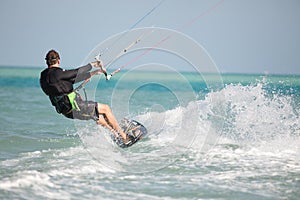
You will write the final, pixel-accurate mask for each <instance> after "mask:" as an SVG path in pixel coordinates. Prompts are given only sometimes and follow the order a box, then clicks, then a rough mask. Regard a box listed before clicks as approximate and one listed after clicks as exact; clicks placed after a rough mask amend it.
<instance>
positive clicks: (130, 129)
mask: <svg viewBox="0 0 300 200" xmlns="http://www.w3.org/2000/svg"><path fill="white" fill-rule="evenodd" d="M120 127H121V128H122V130H123V131H124V132H125V133H126V134H127V136H128V137H129V141H128V142H127V143H124V142H123V140H122V137H120V136H119V137H116V136H115V135H112V139H113V141H114V142H115V143H116V144H117V145H118V146H119V147H122V148H126V147H130V146H132V145H133V144H135V143H136V142H137V141H139V140H141V139H142V138H144V137H145V136H146V135H147V133H148V131H147V129H146V128H145V126H144V125H143V124H141V123H140V122H138V121H135V120H129V119H126V118H124V119H122V121H121V123H120Z"/></svg>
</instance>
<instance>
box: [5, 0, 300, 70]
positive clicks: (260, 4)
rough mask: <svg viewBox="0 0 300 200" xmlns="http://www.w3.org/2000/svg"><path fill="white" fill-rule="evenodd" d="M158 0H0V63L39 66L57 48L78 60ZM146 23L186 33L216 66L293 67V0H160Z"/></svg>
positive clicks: (299, 34)
mask: <svg viewBox="0 0 300 200" xmlns="http://www.w3.org/2000/svg"><path fill="white" fill-rule="evenodd" d="M160 1H161V0H51V1H50V0H26V1H24V0H1V1H0V24H1V31H0V65H1V66H37V67H44V66H45V62H44V58H45V54H46V53H47V51H48V50H50V49H56V50H58V52H59V53H60V55H61V58H62V64H63V65H64V66H72V67H73V66H74V67H77V66H78V65H80V64H81V63H82V61H83V60H84V59H85V57H86V56H87V54H88V53H89V52H90V51H91V50H92V49H93V48H94V47H95V46H96V45H97V44H99V43H101V42H102V41H104V40H106V39H107V38H109V37H111V36H112V35H115V34H117V33H120V32H122V31H126V30H128V29H129V28H130V27H131V26H132V25H133V24H135V23H136V22H137V21H138V20H139V19H140V18H141V17H143V16H145V15H146V14H147V13H148V12H149V10H151V9H152V8H153V7H154V6H156V5H157V4H158V3H159V2H160ZM216 4H217V6H215V5H216ZM196 16H199V17H198V18H197V20H195V21H193V22H192V23H191V24H190V25H189V26H187V27H185V28H181V29H180V30H179V27H182V26H183V25H184V24H186V23H187V22H190V21H191V20H192V19H194V18H195V17H196ZM150 26H154V27H162V28H168V29H173V30H176V31H180V32H182V33H183V34H186V35H187V36H189V37H191V38H192V39H193V40H195V41H196V42H197V43H199V44H200V45H201V46H202V47H203V48H204V49H205V50H206V52H207V53H208V54H209V55H210V57H211V58H212V59H213V61H214V62H215V64H216V65H217V67H218V69H219V70H220V71H221V72H223V73H260V74H261V73H262V74H263V73H269V74H300V1H299V0H251V1H249V0H223V1H222V0H221V1H220V0H164V1H163V2H162V4H161V5H160V6H159V7H157V8H156V9H155V10H154V11H153V12H152V13H151V14H149V15H148V16H146V17H145V18H144V19H143V20H142V21H141V22H140V23H139V24H138V25H137V26H136V28H141V27H150Z"/></svg>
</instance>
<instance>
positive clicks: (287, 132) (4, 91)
mask: <svg viewBox="0 0 300 200" xmlns="http://www.w3.org/2000/svg"><path fill="white" fill-rule="evenodd" d="M41 71H42V69H41V68H17V67H1V68H0V107H1V109H0V110H1V115H0V127H1V128H0V199H299V198H300V157H299V155H300V120H299V114H300V113H299V112H300V77H299V76H293V75H246V74H223V75H222V80H223V82H222V87H219V86H218V87H214V86H213V85H212V84H210V87H208V84H207V82H206V81H207V79H211V80H213V79H214V77H215V75H208V76H206V79H205V80H206V81H204V79H203V78H201V76H199V75H198V74H196V73H190V72H189V73H187V72H177V73H176V74H169V73H167V74H166V73H165V72H141V71H125V72H122V73H119V74H117V75H115V76H114V77H113V78H112V80H110V81H109V82H107V81H105V80H104V79H103V78H100V80H99V79H93V80H92V81H91V82H90V83H89V84H87V85H86V94H87V97H88V98H89V99H92V100H97V101H100V102H102V103H106V104H109V105H110V106H111V108H112V111H113V112H114V113H115V115H116V117H117V119H118V120H121V119H122V118H123V117H127V118H131V119H136V120H138V121H140V122H142V123H143V124H144V125H145V126H146V127H147V129H148V131H149V134H148V137H146V138H144V139H143V140H141V141H140V142H138V143H137V144H136V145H134V146H132V147H130V148H128V149H121V148H119V147H117V146H116V145H115V144H113V142H112V141H111V139H110V137H109V132H108V131H107V130H105V129H103V128H101V127H99V126H97V125H96V124H95V123H94V122H93V121H78V120H69V119H66V118H64V117H63V116H61V115H58V114H57V113H56V111H55V109H54V108H53V107H52V106H51V103H50V101H49V99H48V98H47V97H46V96H45V95H44V94H43V92H42V91H41V89H40V87H39V73H40V72H41ZM178 74H179V75H178ZM212 82H213V81H212ZM218 85H219V84H218ZM81 93H82V96H83V98H85V97H84V96H85V95H84V93H83V92H82V91H81Z"/></svg>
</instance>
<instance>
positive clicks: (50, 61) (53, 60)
mask: <svg viewBox="0 0 300 200" xmlns="http://www.w3.org/2000/svg"><path fill="white" fill-rule="evenodd" d="M45 60H46V63H47V65H48V66H51V65H55V64H57V62H58V60H60V57H59V54H58V52H57V51H55V50H53V49H52V50H50V51H48V53H47V54H46V58H45Z"/></svg>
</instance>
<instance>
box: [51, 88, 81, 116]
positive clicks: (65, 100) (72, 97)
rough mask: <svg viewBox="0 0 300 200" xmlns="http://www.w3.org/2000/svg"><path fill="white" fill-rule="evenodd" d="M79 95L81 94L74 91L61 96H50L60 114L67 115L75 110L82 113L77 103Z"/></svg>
mask: <svg viewBox="0 0 300 200" xmlns="http://www.w3.org/2000/svg"><path fill="white" fill-rule="evenodd" d="M77 95H79V94H78V93H77V92H75V91H73V92H71V93H69V94H64V95H60V96H50V100H51V103H52V105H53V106H55V109H56V111H57V112H58V113H59V114H64V115H67V114H70V113H71V112H72V111H73V110H77V111H80V108H79V106H78V104H77V102H76V97H77Z"/></svg>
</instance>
